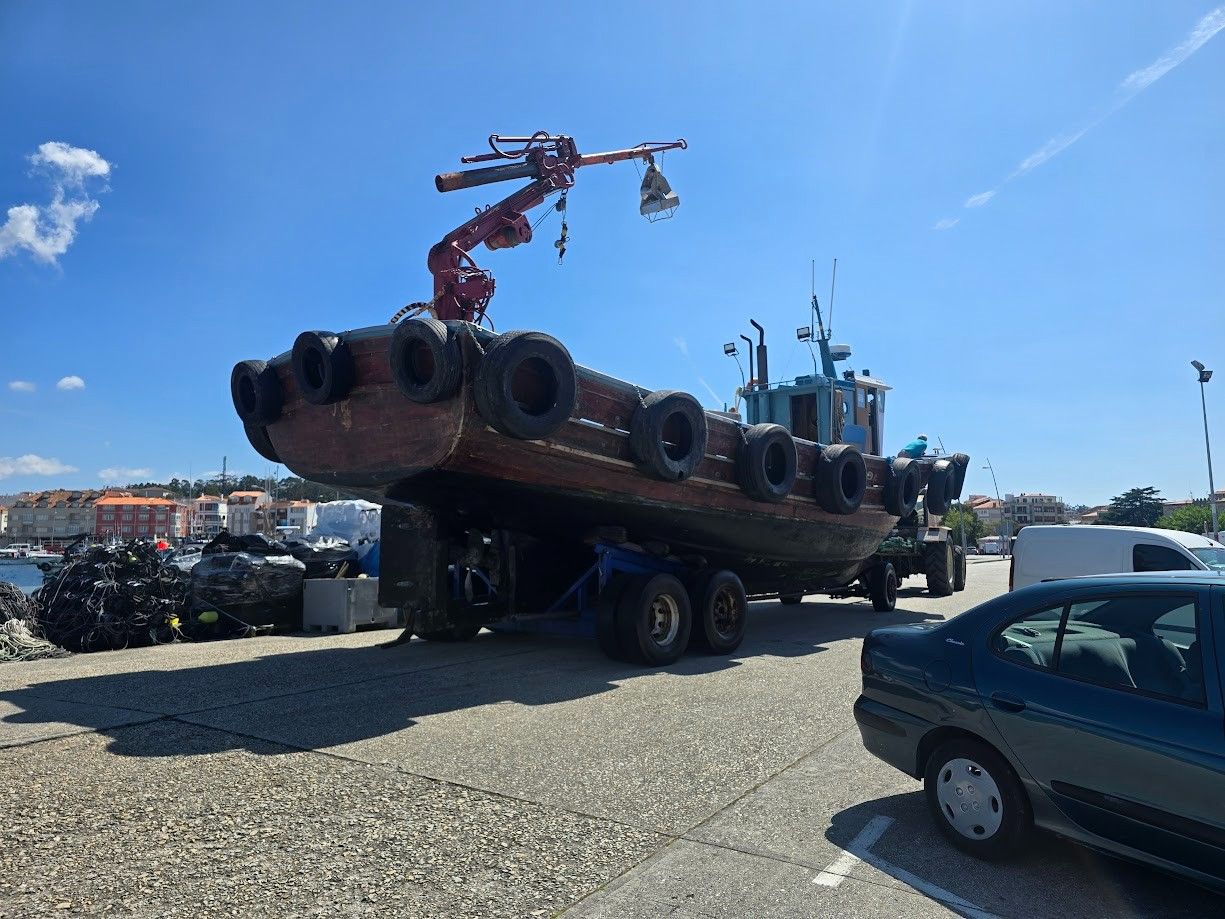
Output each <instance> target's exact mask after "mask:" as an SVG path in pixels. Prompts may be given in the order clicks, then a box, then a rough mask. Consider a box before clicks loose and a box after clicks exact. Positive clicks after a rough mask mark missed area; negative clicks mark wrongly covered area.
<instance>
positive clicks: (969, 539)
mask: <svg viewBox="0 0 1225 919" xmlns="http://www.w3.org/2000/svg"><path fill="white" fill-rule="evenodd" d="M942 524H943V525H944V526H946V527H948V528H949V529H950V530H952V531H953V532H952V534H951V537H950V538H951V539H952V540H953V545H956V546H959V545H961V539H962V531H963V530H964V532H965V544H966V545H967V546H973V545H976V544H977V543H978V541H979V540H980V539H981V538H982V537H983V536H985V535H986V527H985V526H984V525H983V522H982V521H981V520H979V519H978V514H976V513H975V512H974V508H972V507H966V506H965V505H960V506H957V505H954V506H953V507H950V508H949V512H948V513H947V514H945V515H944V520H943V521H942Z"/></svg>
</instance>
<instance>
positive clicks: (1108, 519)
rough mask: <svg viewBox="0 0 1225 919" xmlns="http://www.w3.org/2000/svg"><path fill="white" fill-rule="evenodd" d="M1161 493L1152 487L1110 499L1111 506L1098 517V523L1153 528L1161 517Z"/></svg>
mask: <svg viewBox="0 0 1225 919" xmlns="http://www.w3.org/2000/svg"><path fill="white" fill-rule="evenodd" d="M1160 494H1161V492H1160V491H1159V490H1158V489H1156V488H1153V487H1152V486H1151V485H1149V486H1147V487H1145V488H1132V489H1129V490H1128V491H1125V492H1123V494H1121V495H1117V496H1115V497H1113V498H1111V499H1110V505H1109V506H1108V507H1107V508H1106V510H1104V511H1102V513H1101V514H1100V515H1098V518H1097V522H1098V523H1108V524H1113V525H1115V526H1128V527H1151V526H1154V525H1155V524H1156V523H1157V521H1158V520H1159V519H1160V517H1161V510H1162V508H1161V498H1160V497H1158V496H1159V495H1160Z"/></svg>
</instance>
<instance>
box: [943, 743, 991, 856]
mask: <svg viewBox="0 0 1225 919" xmlns="http://www.w3.org/2000/svg"><path fill="white" fill-rule="evenodd" d="M936 800H937V801H939V802H940V812H941V813H942V814H944V818H945V819H946V820H948V822H949V823H950V824H952V826H953V829H955V830H956V831H957V832H958V833H960V834H961V835H962V836H965V837H966V838H967V839H990V838H991V837H992V836H994V835H995V834H996V832H997V831H998V830H999V828H1000V824H1001V823H1002V822H1003V819H1004V803H1003V799H1002V797H1001V795H1000V789H999V786H998V785H997V784H996V783H995V779H993V778H992V777H991V774H990V773H989V772H987V770H986V769H984V768H983V767H982V766H980V765H979V764H978V763H976V762H974V761H973V760H970V759H962V758H958V759H951V760H949V761H948V762H947V763H945V764H944V766H943V768H941V770H940V776H939V778H938V779H937V781H936Z"/></svg>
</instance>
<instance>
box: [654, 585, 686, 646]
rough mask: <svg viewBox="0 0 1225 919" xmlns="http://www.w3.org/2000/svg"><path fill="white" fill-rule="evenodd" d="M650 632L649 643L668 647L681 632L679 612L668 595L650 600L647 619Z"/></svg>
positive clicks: (674, 602)
mask: <svg viewBox="0 0 1225 919" xmlns="http://www.w3.org/2000/svg"><path fill="white" fill-rule="evenodd" d="M647 622H648V625H649V627H650V630H651V641H653V642H655V644H657V645H661V646H662V645H669V644H671V643H672V642H673V641H675V640H676V636H677V633H678V632H680V630H681V611H680V607H679V606H677V603H676V600H675V599H674V598H673V597H670V596H669V595H668V594H659V595H658V596H656V597H655V598H654V599H653V600H651V609H650V612H649V614H648V618H647Z"/></svg>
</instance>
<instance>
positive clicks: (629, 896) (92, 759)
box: [0, 558, 1225, 919]
mask: <svg viewBox="0 0 1225 919" xmlns="http://www.w3.org/2000/svg"><path fill="white" fill-rule="evenodd" d="M919 584H920V582H919V581H917V580H911V581H910V582H907V584H904V585H903V590H902V593H901V597H900V600H899V608H898V610H897V611H896V612H894V613H892V614H878V613H874V612H872V610H871V607H870V605H868V604H867V603H866V602H864V601H859V600H840V601H830V600H827V599H822V598H819V597H811V598H809V599H808V601H807V602H805V603H804V604H803V605H801V606H798V607H786V606H781V605H779V604H777V603H774V602H768V603H757V604H753V606H752V608H751V614H750V622H749V630H748V637H747V638H746V640H745V643H744V645H743V646H742V647H741V648H740V650H739V651H738V652H737V653H736V655H734V656H733V657H731V658H718V657H699V656H687V657H685V658H683V659H682V660H681V661H680V662H679V663H678V664H677V665H675V666H673V667H671V668H669V669H668V670H666V671H665V670H648V669H642V668H638V667H631V666H628V665H625V664H620V663H616V662H613V661H610V660H608V659H607V658H605V657H604V656H603V655H602V654H601V653H600V652H599V650H598V648H597V647H596V646H595V643H594V642H585V641H571V640H558V639H544V638H532V637H526V636H512V635H494V634H488V633H483V634H482V635H481V636H479V637H478V638H477V639H476V640H475V641H473V642H470V643H467V644H460V645H447V644H430V643H426V642H420V641H413V642H412V643H411V644H408V645H405V646H401V647H398V648H394V649H383V648H380V647H377V645H378V644H379V643H380V642H384V641H386V640H387V639H388V638H390V637H392V636H393V634H394V633H390V632H367V633H359V634H356V635H350V636H329V637H314V636H312V637H305V636H283V637H267V638H258V639H251V640H246V641H230V642H218V643H212V644H200V645H178V646H169V647H161V648H145V649H136V650H131V651H123V652H113V653H107V654H94V655H79V656H75V657H72V658H68V659H65V660H57V661H43V662H38V663H33V664H8V665H3V666H0V770H2V771H3V775H4V776H5V781H4V782H3V783H2V784H0V807H2V808H3V810H2V812H3V813H4V815H5V819H4V821H3V822H0V917H4V919H9V917H18V916H37V915H59V916H64V915H115V916H139V917H146V916H148V917H153V916H198V915H217V916H226V915H242V916H286V915H294V916H312V915H317V916H324V915H329V916H330V915H353V916H442V915H446V916H551V915H556V914H559V913H564V914H565V915H566V916H567V917H572V916H573V917H579V916H583V917H597V916H598V917H639V916H641V917H647V916H650V917H654V916H674V917H682V919H688V917H724V916H726V917H745V916H754V917H769V916H779V917H784V916H785V917H795V916H832V915H839V916H843V915H845V916H860V915H863V916H868V915H888V916H935V915H945V914H948V913H949V912H952V913H956V914H959V915H965V916H970V915H997V916H1026V917H1035V916H1065V915H1069V914H1073V915H1078V916H1102V917H1106V916H1110V917H1115V916H1119V915H1145V916H1154V917H1156V916H1202V915H1209V914H1214V913H1215V914H1220V913H1221V912H1223V911H1225V900H1222V899H1220V898H1217V897H1214V896H1212V895H1211V894H1208V893H1205V892H1202V891H1199V890H1197V889H1195V888H1192V887H1189V886H1188V885H1186V884H1185V883H1183V882H1181V881H1177V880H1173V879H1170V878H1167V877H1165V876H1163V875H1160V874H1156V873H1153V872H1150V871H1147V870H1145V869H1141V868H1135V867H1132V866H1127V865H1124V864H1122V863H1118V862H1114V861H1111V860H1107V859H1102V858H1099V857H1097V856H1095V855H1093V854H1091V853H1089V852H1088V851H1087V850H1084V849H1081V848H1079V847H1075V846H1071V845H1068V844H1065V843H1061V842H1058V841H1056V840H1054V839H1049V838H1043V839H1041V840H1040V844H1039V845H1037V846H1035V847H1034V849H1033V851H1032V852H1030V853H1029V854H1027V855H1025V856H1024V857H1022V858H1020V859H1019V860H1017V861H1015V862H1010V863H1006V864H1003V865H995V866H992V865H985V864H982V863H979V862H976V861H974V860H972V859H969V858H966V857H964V856H962V855H960V854H959V853H957V852H956V851H954V850H953V849H951V848H950V847H949V846H947V845H946V844H945V843H944V842H943V840H942V839H941V838H940V837H939V836H938V835H937V832H936V830H935V828H934V827H933V826H931V824H930V823H929V820H928V817H927V814H926V811H925V809H924V805H923V800H922V795H921V793H920V788H919V785H918V783H916V782H913V781H911V780H910V779H908V778H907V777H906V776H903V775H901V774H899V773H896V772H894V771H893V770H891V769H890V768H889V767H887V766H885V765H884V764H883V763H880V762H878V761H877V760H875V759H873V758H872V757H870V756H869V755H868V754H867V753H866V752H864V750H863V748H862V746H861V745H860V743H859V737H858V732H857V730H856V729H855V725H854V720H853V718H852V715H851V705H852V703H853V702H854V699H855V697H856V695H857V694H858V687H859V648H860V643H861V639H862V637H863V635H864V634H866V633H867V631H868V630H869V629H871V628H873V627H874V626H877V625H883V624H891V623H902V622H923V621H933V620H936V619H940V618H944V617H947V616H949V615H953V614H955V613H957V612H960V611H961V610H964V609H966V608H968V607H970V606H972V605H974V604H975V603H978V602H981V601H982V600H985V599H987V598H989V597H991V596H995V595H996V594H998V593H1000V592H1001V591H1003V590H1005V589H1006V588H1007V564H1006V563H1005V562H1002V561H1000V560H997V559H992V558H976V559H972V560H971V565H970V569H969V584H968V589H967V590H966V591H965V592H964V593H960V594H955V595H954V596H952V597H947V598H929V597H927V596H926V595H925V594H924V593H923V592H922V591H920V590H919V589H918V587H919ZM908 585H913V586H908ZM848 850H850V851H849V852H848Z"/></svg>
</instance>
